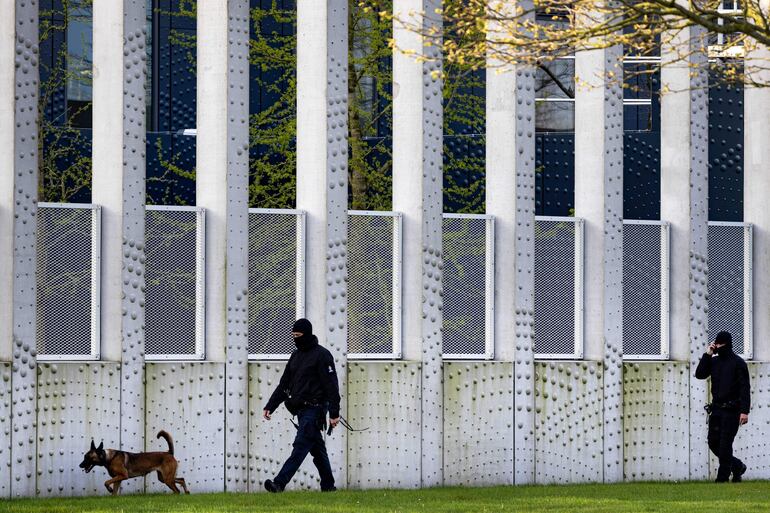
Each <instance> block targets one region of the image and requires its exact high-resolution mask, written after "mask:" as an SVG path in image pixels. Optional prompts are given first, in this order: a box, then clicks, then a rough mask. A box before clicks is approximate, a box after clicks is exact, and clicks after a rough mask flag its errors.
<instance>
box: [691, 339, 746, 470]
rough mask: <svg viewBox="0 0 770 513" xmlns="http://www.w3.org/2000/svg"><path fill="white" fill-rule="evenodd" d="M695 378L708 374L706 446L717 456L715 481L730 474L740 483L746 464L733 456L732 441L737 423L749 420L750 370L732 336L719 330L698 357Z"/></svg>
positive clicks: (736, 430) (706, 376)
mask: <svg viewBox="0 0 770 513" xmlns="http://www.w3.org/2000/svg"><path fill="white" fill-rule="evenodd" d="M695 377H696V378H698V379H706V378H708V377H711V404H708V405H706V411H707V412H709V421H708V424H709V434H708V444H709V449H711V452H713V453H714V454H715V455H716V456H717V457H718V458H719V470H718V471H717V479H716V482H717V483H725V482H727V480H728V479H729V478H730V473H731V472H732V474H733V483H739V482H740V481H741V480H742V476H743V474H744V473H746V465H745V464H744V463H743V462H742V461H741V460H739V459H738V458H736V457H735V456H733V440H734V439H735V435H736V434H737V433H738V426H739V425H741V426H742V425H744V424H746V423H747V422H748V421H749V409H750V408H751V396H750V393H751V390H750V385H749V369H748V367H747V366H746V362H744V361H743V358H741V357H740V356H738V355H737V354H735V353H734V352H733V337H732V336H731V335H730V333H728V332H726V331H720V332H719V333H718V334H717V338H716V340H714V342H712V343H711V344H709V346H708V349H707V351H706V353H705V354H704V355H703V356H702V357H701V359H700V362H699V363H698V368H697V369H695Z"/></svg>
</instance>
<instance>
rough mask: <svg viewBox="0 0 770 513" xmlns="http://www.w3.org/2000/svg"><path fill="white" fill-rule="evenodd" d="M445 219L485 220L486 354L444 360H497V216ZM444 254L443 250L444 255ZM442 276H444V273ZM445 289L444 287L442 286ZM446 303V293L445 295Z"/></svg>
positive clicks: (447, 216)
mask: <svg viewBox="0 0 770 513" xmlns="http://www.w3.org/2000/svg"><path fill="white" fill-rule="evenodd" d="M443 219H483V220H484V221H485V223H484V228H485V233H484V352H483V353H442V358H443V359H444V360H494V358H495V216H493V215H490V214H448V213H444V214H443ZM443 254H444V252H443V250H442V255H443ZM442 276H444V274H443V273H442ZM442 288H443V286H442ZM444 302H445V303H446V292H445V293H444Z"/></svg>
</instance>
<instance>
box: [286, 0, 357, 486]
mask: <svg viewBox="0 0 770 513" xmlns="http://www.w3.org/2000/svg"><path fill="white" fill-rule="evenodd" d="M347 22H348V4H347V0H326V1H325V2H322V3H320V4H319V2H318V1H316V0H300V1H299V2H298V3H297V208H298V209H301V210H304V211H306V212H307V231H306V233H307V238H306V246H305V255H306V260H305V264H306V273H305V285H306V294H305V298H306V305H305V311H306V316H307V318H308V319H310V321H311V322H312V323H313V331H314V333H316V334H317V335H318V338H319V341H320V342H321V344H322V345H324V346H325V347H326V348H327V349H329V351H331V353H332V355H334V361H335V365H336V367H337V378H338V379H339V384H340V395H341V396H342V404H341V407H342V409H343V413H342V415H345V412H344V409H345V405H346V396H345V384H346V379H347V378H346V376H347V344H348V343H347V333H348V327H347V325H348V323H347V283H346V278H347V230H348V217H347V205H348V146H347V144H348V142H347V141H348V139H347V138H348V110H347V109H348V107H347V105H348V104H347V101H348V29H347ZM328 450H329V457H330V458H331V461H332V467H333V468H334V470H335V477H336V480H337V486H338V487H340V486H345V485H346V483H347V462H346V457H347V433H346V431H345V430H344V429H336V430H335V431H334V434H333V435H332V437H331V438H330V439H329V440H328Z"/></svg>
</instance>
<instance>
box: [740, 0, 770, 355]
mask: <svg viewBox="0 0 770 513" xmlns="http://www.w3.org/2000/svg"><path fill="white" fill-rule="evenodd" d="M763 3H764V6H763V7H764V10H765V12H768V11H770V8H768V5H767V4H768V2H763ZM768 62H770V49H768V47H766V46H761V45H760V46H757V47H755V48H753V49H752V50H751V51H750V52H749V53H748V55H747V56H746V74H747V78H748V79H749V82H752V81H753V83H755V84H765V87H754V86H752V85H751V84H750V83H749V84H747V85H746V89H745V90H744V98H743V105H744V106H743V108H744V114H743V119H744V124H745V125H744V126H745V129H744V130H743V133H744V174H743V220H744V221H746V222H747V223H752V224H753V225H754V254H753V258H752V261H753V276H754V284H753V298H754V305H753V313H754V316H753V320H754V337H753V340H754V358H755V359H756V360H760V361H770V209H768V208H767V198H768V196H770V173H768V169H767V166H768V163H769V162H770V124H769V123H770V87H767V86H768V85H770V71H768V69H767V65H768Z"/></svg>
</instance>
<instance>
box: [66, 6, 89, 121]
mask: <svg viewBox="0 0 770 513" xmlns="http://www.w3.org/2000/svg"><path fill="white" fill-rule="evenodd" d="M92 28H93V11H92V8H91V1H90V0H70V2H69V3H68V4H67V87H66V91H67V121H68V123H69V124H70V125H71V126H73V127H78V128H90V127H91V99H92V73H91V70H92V67H93V30H92Z"/></svg>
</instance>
